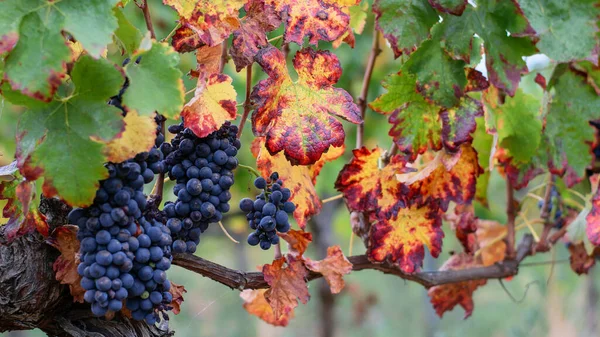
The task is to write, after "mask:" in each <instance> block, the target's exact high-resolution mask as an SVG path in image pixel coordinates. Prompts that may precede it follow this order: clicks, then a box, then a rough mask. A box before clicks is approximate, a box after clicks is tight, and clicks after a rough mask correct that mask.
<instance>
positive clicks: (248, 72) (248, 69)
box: [237, 64, 252, 139]
mask: <svg viewBox="0 0 600 337" xmlns="http://www.w3.org/2000/svg"><path fill="white" fill-rule="evenodd" d="M251 89H252V64H250V65H249V66H247V67H246V99H245V100H244V114H243V115H242V119H241V120H240V124H239V125H238V133H237V138H238V139H239V138H240V137H241V136H242V131H243V130H244V125H245V124H246V119H248V114H249V113H250V90H251Z"/></svg>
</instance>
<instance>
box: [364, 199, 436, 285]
mask: <svg viewBox="0 0 600 337" xmlns="http://www.w3.org/2000/svg"><path fill="white" fill-rule="evenodd" d="M375 220H376V222H375V223H374V224H373V225H372V227H371V233H370V236H369V246H368V249H367V256H368V257H369V259H370V260H371V261H374V262H384V261H386V260H388V261H390V262H392V263H395V264H397V265H398V266H399V267H400V269H402V271H404V272H406V273H414V272H416V271H417V270H418V269H419V268H420V267H421V266H422V265H423V258H424V257H425V246H427V248H428V249H429V252H430V253H431V255H432V256H433V257H437V256H438V255H439V254H440V252H441V250H442V239H443V238H444V232H443V231H442V229H441V225H442V220H441V217H440V212H439V209H438V207H437V206H436V205H435V204H428V205H424V206H422V207H418V206H416V205H415V206H410V207H408V208H400V209H399V210H398V211H397V212H395V214H394V215H392V216H390V217H389V218H384V217H382V216H381V214H380V213H378V214H377V218H376V219H375Z"/></svg>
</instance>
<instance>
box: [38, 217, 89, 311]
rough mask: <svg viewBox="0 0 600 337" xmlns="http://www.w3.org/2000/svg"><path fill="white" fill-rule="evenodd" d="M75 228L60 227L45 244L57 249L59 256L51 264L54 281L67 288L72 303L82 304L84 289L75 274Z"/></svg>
mask: <svg viewBox="0 0 600 337" xmlns="http://www.w3.org/2000/svg"><path fill="white" fill-rule="evenodd" d="M76 235H77V226H71V225H66V226H60V227H58V228H56V229H55V230H54V231H53V232H52V235H51V236H50V237H49V238H48V240H47V242H48V243H49V244H50V245H52V246H53V247H54V248H56V249H58V251H59V252H60V255H59V256H58V258H56V261H54V264H52V269H53V270H54V273H55V275H56V280H57V281H59V282H60V284H66V285H68V286H69V290H70V291H71V296H73V301H74V302H79V303H83V294H84V293H85V289H83V288H82V287H81V285H80V282H81V276H80V275H79V273H78V272H77V266H78V265H79V240H77V237H76Z"/></svg>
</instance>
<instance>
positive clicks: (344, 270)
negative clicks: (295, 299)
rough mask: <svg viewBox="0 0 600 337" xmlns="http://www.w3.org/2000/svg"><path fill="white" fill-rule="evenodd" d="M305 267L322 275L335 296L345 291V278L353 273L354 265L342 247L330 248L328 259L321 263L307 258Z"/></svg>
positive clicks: (328, 249)
mask: <svg viewBox="0 0 600 337" xmlns="http://www.w3.org/2000/svg"><path fill="white" fill-rule="evenodd" d="M304 265H305V266H306V268H308V269H310V270H312V271H314V272H317V273H321V274H322V275H323V277H324V278H325V280H326V281H327V284H329V288H330V289H331V293H333V294H337V293H339V292H340V291H342V289H344V285H345V283H344V278H343V276H344V275H346V274H349V273H350V272H351V271H352V263H350V261H348V259H347V258H346V257H345V256H344V254H343V253H342V249H341V248H340V246H332V247H328V248H327V257H326V258H324V259H323V260H320V261H313V260H311V259H309V258H307V257H305V258H304Z"/></svg>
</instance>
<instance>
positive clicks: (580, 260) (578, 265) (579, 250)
mask: <svg viewBox="0 0 600 337" xmlns="http://www.w3.org/2000/svg"><path fill="white" fill-rule="evenodd" d="M569 262H570V263H571V269H573V271H574V272H576V273H577V275H581V274H587V273H588V271H589V270H590V268H592V267H593V266H594V265H595V264H596V259H595V258H594V255H593V253H592V255H588V253H587V250H586V249H585V244H584V243H583V242H580V243H576V244H574V243H572V244H570V245H569Z"/></svg>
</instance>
